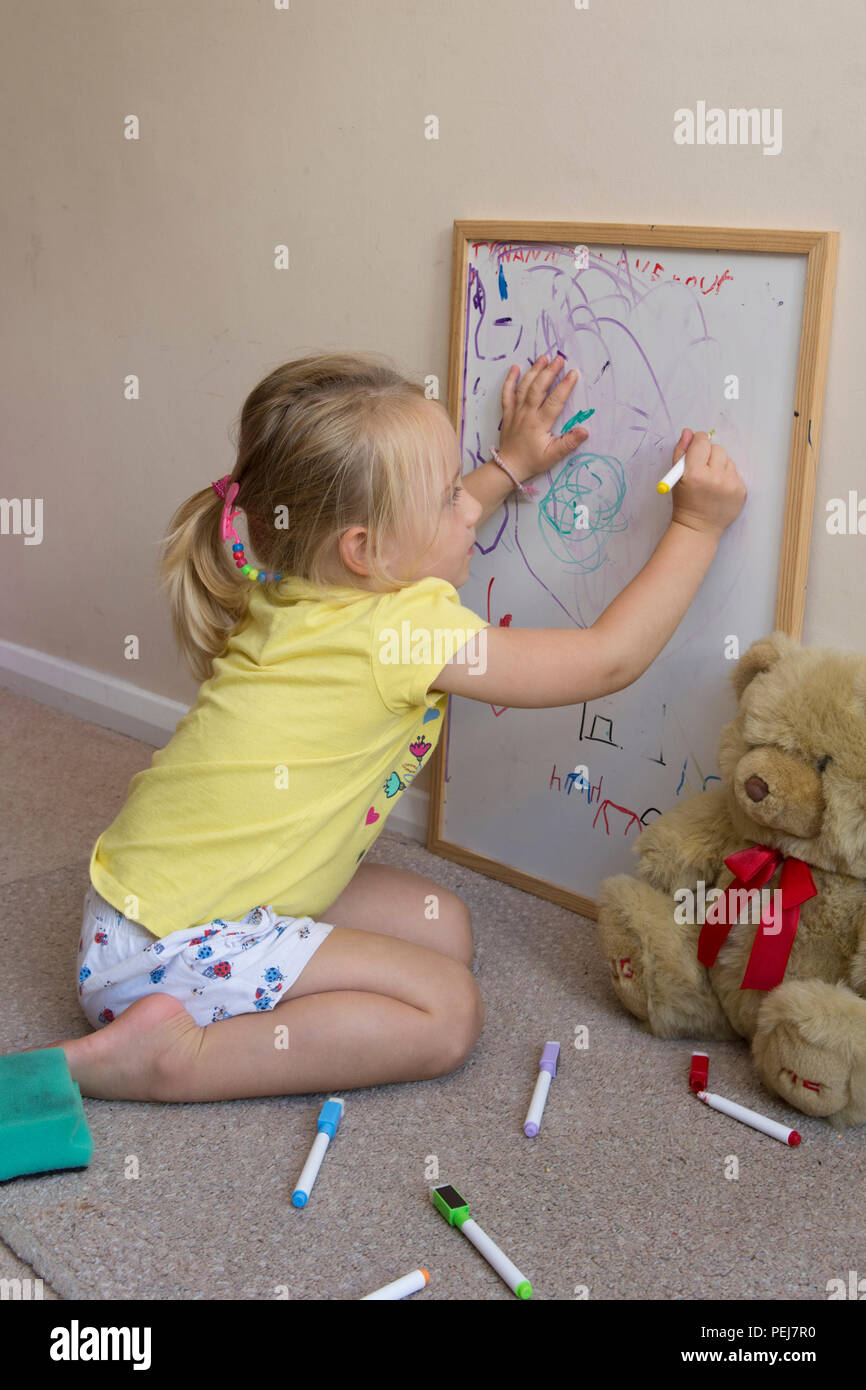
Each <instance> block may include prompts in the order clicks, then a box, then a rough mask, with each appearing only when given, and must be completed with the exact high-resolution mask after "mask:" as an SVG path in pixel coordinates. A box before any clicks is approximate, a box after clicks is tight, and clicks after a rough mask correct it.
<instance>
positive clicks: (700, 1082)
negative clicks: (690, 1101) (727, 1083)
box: [689, 1052, 710, 1091]
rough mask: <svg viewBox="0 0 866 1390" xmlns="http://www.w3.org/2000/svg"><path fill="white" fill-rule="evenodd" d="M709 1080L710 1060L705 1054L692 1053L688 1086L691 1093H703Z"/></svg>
mask: <svg viewBox="0 0 866 1390" xmlns="http://www.w3.org/2000/svg"><path fill="white" fill-rule="evenodd" d="M709 1079H710V1059H709V1056H708V1054H707V1053H706V1052H693V1053H692V1065H691V1070H690V1071H689V1085H690V1086H691V1088H692V1090H693V1091H705V1090H706V1089H707V1082H708V1081H709Z"/></svg>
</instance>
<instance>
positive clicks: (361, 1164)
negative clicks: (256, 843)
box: [0, 691, 866, 1300]
mask: <svg viewBox="0 0 866 1390" xmlns="http://www.w3.org/2000/svg"><path fill="white" fill-rule="evenodd" d="M0 718H2V720H3V725H4V733H5V738H4V740H3V754H2V777H3V786H4V792H5V801H6V807H7V815H6V817H4V832H3V833H4V840H5V843H4V846H3V850H4V852H3V857H2V871H0V949H2V955H3V962H4V968H3V973H2V987H0V988H2V1016H0V1051H2V1052H14V1051H17V1050H19V1049H20V1048H23V1047H27V1046H31V1045H38V1044H40V1043H46V1044H47V1043H48V1042H50V1041H53V1040H54V1039H56V1038H58V1037H62V1036H66V1035H70V1036H72V1035H77V1034H81V1033H84V1032H85V1031H87V1026H88V1025H87V1023H86V1020H85V1019H84V1016H83V1015H82V1014H81V1013H80V1011H79V1008H78V1004H77V998H76V994H75V989H74V984H73V972H74V966H75V955H76V947H77V942H78V935H79V926H80V916H81V902H82V898H83V894H84V891H85V888H86V885H87V864H88V857H89V851H90V848H91V845H92V843H93V841H94V840H95V839H96V837H97V836H98V834H99V833H100V831H101V830H102V829H103V828H104V827H105V826H106V825H107V824H108V823H109V821H110V820H111V819H112V818H113V816H114V815H115V813H116V810H117V809H118V808H119V807H120V805H121V804H122V802H123V799H124V796H125V793H126V787H127V785H128V782H129V779H130V777H131V776H132V775H133V774H134V773H135V772H136V771H138V769H139V768H142V767H146V766H148V764H149V762H150V758H151V754H152V749H150V748H148V747H146V746H145V745H144V744H140V743H137V742H136V741H135V740H132V739H128V738H124V737H122V736H121V735H118V734H113V733H109V732H106V731H105V730H102V729H99V728H97V727H96V726H94V725H91V724H83V723H80V722H78V721H76V720H75V719H72V718H70V717H68V716H66V715H63V714H59V713H56V712H55V711H53V710H50V709H48V708H46V707H43V706H40V705H38V704H35V703H33V702H31V701H29V700H25V699H22V698H21V697H19V696H17V695H14V694H11V693H9V692H7V691H0ZM10 808H14V809H10ZM371 858H372V859H374V860H375V861H376V862H379V863H387V864H396V865H400V866H402V867H405V868H412V869H415V870H417V871H418V872H420V873H424V874H428V875H430V876H431V877H432V878H434V879H437V880H438V881H439V882H440V883H442V884H445V885H446V886H447V887H449V888H452V889H454V890H455V891H456V892H458V893H459V894H460V895H461V896H462V897H463V898H464V899H465V900H466V902H467V903H468V904H469V906H470V908H471V910H472V917H473V923H474V930H475V939H476V958H475V965H474V969H475V973H476V975H477V978H478V981H479V984H480V986H481V989H482V993H483V996H484V1001H485V1007H486V1024H485V1029H484V1033H483V1035H482V1037H481V1039H480V1041H479V1043H478V1046H477V1047H476V1050H475V1052H474V1054H473V1056H472V1057H471V1059H470V1060H469V1061H468V1062H467V1063H466V1064H465V1065H464V1066H463V1067H461V1068H460V1069H459V1071H457V1072H455V1073H453V1074H452V1075H450V1076H448V1077H444V1078H440V1079H437V1080H435V1081H426V1082H417V1083H414V1084H408V1085H407V1084H401V1085H393V1086H378V1087H371V1088H368V1089H364V1090H358V1091H349V1092H346V1093H345V1098H346V1109H345V1114H344V1118H343V1121H342V1123H341V1126H340V1129H339V1131H338V1134H337V1138H336V1140H335V1141H334V1143H333V1144H332V1145H331V1148H330V1151H329V1152H328V1154H327V1156H326V1158H325V1163H324V1165H323V1168H322V1171H321V1173H320V1175H319V1179H318V1181H317V1183H316V1187H315V1190H314V1193H313V1196H312V1198H311V1200H310V1204H309V1206H308V1207H307V1208H306V1209H305V1210H303V1211H296V1210H295V1209H294V1208H293V1207H292V1205H291V1201H290V1197H291V1192H292V1188H293V1186H294V1181H295V1179H296V1177H297V1175H298V1173H299V1171H300V1168H301V1166H302V1164H303V1161H304V1158H305V1156H306V1153H307V1150H308V1148H309V1145H310V1143H311V1140H312V1137H313V1135H314V1133H315V1121H316V1117H317V1115H318V1112H319V1108H320V1106H321V1103H322V1100H323V1099H324V1096H322V1095H315V1096H308V1097H307V1096H292V1097H287V1098H276V1099H256V1100H248V1101H225V1102H220V1103H216V1104H207V1105H170V1106H168V1105H166V1106H162V1105H145V1104H138V1103H119V1102H108V1101H95V1100H85V1102H84V1104H85V1110H86V1113H87V1119H88V1123H89V1125H90V1129H91V1132H92V1134H93V1138H94V1144H95V1152H94V1157H93V1161H92V1163H91V1166H90V1168H89V1169H87V1170H84V1171H80V1172H68V1173H60V1174H52V1175H48V1176H32V1177H27V1178H20V1179H15V1180H13V1181H12V1182H8V1183H5V1184H3V1185H2V1186H0V1236H2V1238H3V1240H4V1241H5V1242H6V1246H5V1247H3V1246H0V1278H12V1277H16V1276H17V1277H28V1276H29V1277H39V1278H42V1279H43V1280H44V1281H45V1297H52V1296H58V1297H60V1298H61V1299H78V1298H81V1299H88V1300H91V1299H113V1298H122V1299H135V1298H142V1299H199V1300H206V1299H232V1298H238V1299H269V1298H273V1297H275V1296H278V1295H277V1294H275V1290H278V1289H280V1288H281V1287H285V1289H287V1291H288V1296H289V1297H290V1298H292V1299H357V1298H359V1297H361V1296H362V1295H363V1294H365V1293H368V1292H370V1291H371V1290H373V1289H375V1288H377V1287H378V1286H380V1285H382V1284H385V1283H387V1282H389V1281H390V1280H391V1279H394V1278H396V1277H398V1276H399V1275H401V1274H403V1273H406V1272H408V1271H409V1270H410V1269H414V1268H416V1267H417V1266H419V1265H422V1266H424V1267H425V1268H426V1269H428V1270H429V1271H430V1275H431V1282H430V1285H429V1287H428V1288H427V1289H426V1290H425V1291H424V1292H423V1293H421V1294H416V1295H414V1298H415V1299H472V1300H476V1299H511V1298H513V1295H512V1294H511V1292H510V1291H509V1290H508V1289H507V1288H506V1286H505V1284H504V1283H503V1282H502V1281H501V1279H499V1277H498V1276H497V1275H496V1274H495V1273H494V1271H493V1270H492V1269H491V1268H490V1267H489V1266H488V1265H487V1264H486V1262H485V1261H484V1260H483V1259H482V1258H481V1256H480V1255H479V1254H478V1253H477V1252H476V1251H475V1250H474V1248H473V1247H472V1246H471V1245H470V1244H469V1242H468V1241H467V1240H466V1239H465V1238H464V1237H462V1236H461V1235H459V1234H458V1233H457V1232H456V1231H454V1230H451V1229H449V1228H448V1226H447V1225H446V1224H445V1222H444V1221H443V1219H442V1218H441V1217H440V1216H439V1215H438V1214H437V1213H436V1211H435V1210H434V1209H433V1207H432V1205H431V1203H430V1200H429V1197H428V1192H427V1189H428V1186H429V1178H428V1175H429V1173H430V1171H431V1165H433V1164H434V1163H436V1164H438V1179H437V1180H438V1181H439V1182H443V1183H444V1182H451V1183H453V1184H454V1185H455V1186H456V1187H457V1188H458V1189H459V1190H460V1191H461V1192H463V1194H464V1196H465V1197H466V1198H467V1199H468V1201H469V1202H470V1208H471V1211H472V1215H473V1216H474V1217H475V1218H476V1220H477V1221H478V1222H479V1223H480V1225H481V1226H482V1227H483V1228H484V1229H485V1230H486V1231H487V1232H488V1233H489V1234H490V1235H491V1236H492V1237H493V1239H494V1240H496V1241H497V1242H498V1243H499V1244H500V1245H501V1247H502V1248H503V1249H504V1250H505V1252H506V1253H507V1254H508V1255H509V1256H510V1257H511V1259H512V1260H514V1262H515V1263H516V1264H517V1265H518V1266H519V1267H520V1269H521V1270H522V1271H523V1273H524V1274H525V1275H526V1276H527V1278H529V1279H530V1280H531V1281H532V1284H533V1286H534V1289H535V1297H536V1298H540V1299H573V1298H574V1297H575V1290H576V1289H577V1288H578V1286H586V1287H587V1288H588V1290H589V1296H590V1298H591V1299H644V1298H648V1299H688V1300H691V1299H702V1298H710V1299H791V1298H792V1299H802V1300H809V1299H826V1297H827V1291H826V1285H827V1281H828V1280H830V1279H834V1278H843V1279H845V1280H846V1281H847V1278H848V1271H849V1270H851V1269H858V1268H859V1269H860V1271H861V1272H863V1273H866V1252H864V1243H863V1235H862V1230H863V1221H862V1191H863V1180H864V1174H866V1142H864V1141H866V1132H864V1131H862V1130H849V1131H847V1132H846V1133H843V1134H842V1135H840V1134H838V1133H837V1132H836V1131H835V1130H834V1129H833V1128H832V1127H831V1126H829V1125H828V1124H827V1123H826V1122H824V1121H819V1120H808V1119H806V1118H805V1117H804V1116H799V1115H797V1114H796V1113H795V1112H793V1111H791V1110H788V1109H786V1107H785V1106H783V1105H782V1103H781V1102H780V1101H778V1100H777V1099H776V1098H774V1097H773V1096H771V1095H770V1094H769V1093H768V1092H766V1091H765V1090H764V1088H763V1087H762V1085H761V1084H760V1082H759V1081H758V1079H757V1077H756V1076H755V1074H754V1072H753V1069H752V1065H751V1062H750V1059H749V1054H748V1049H747V1047H746V1046H745V1044H739V1043H728V1044H713V1045H711V1047H710V1048H709V1051H710V1081H711V1085H712V1086H713V1087H715V1088H716V1089H717V1090H718V1091H720V1092H721V1093H722V1094H724V1095H727V1096H729V1097H731V1098H732V1099H736V1100H739V1101H740V1102H742V1103H743V1104H745V1105H749V1106H752V1107H753V1108H754V1109H757V1110H760V1111H762V1112H763V1113H764V1114H767V1115H770V1116H773V1117H774V1118H777V1119H780V1120H783V1121H786V1122H787V1123H789V1124H792V1125H795V1126H796V1127H797V1128H798V1129H799V1130H800V1132H801V1133H802V1135H803V1144H802V1147H801V1148H800V1149H799V1150H789V1149H786V1148H785V1147H783V1146H782V1145H781V1144H779V1143H777V1142H775V1141H774V1140H772V1139H768V1138H765V1137H764V1136H763V1135H760V1134H757V1133H753V1132H752V1131H751V1130H748V1129H746V1128H744V1127H743V1126H741V1125H739V1124H737V1123H736V1122H735V1121H733V1120H729V1119H727V1118H726V1117H725V1116H722V1115H718V1114H715V1113H712V1112H710V1111H708V1110H706V1109H705V1108H704V1107H703V1106H701V1105H700V1103H699V1102H698V1101H697V1100H695V1099H694V1097H692V1096H691V1094H690V1092H689V1090H688V1084H687V1076H688V1063H689V1057H690V1054H691V1051H692V1044H691V1043H690V1042H662V1041H659V1040H657V1039H654V1038H652V1037H651V1036H649V1035H648V1034H646V1033H645V1032H644V1031H643V1030H642V1029H641V1027H640V1025H639V1024H638V1023H637V1022H636V1021H635V1020H634V1019H632V1018H631V1017H630V1016H629V1015H626V1014H624V1013H623V1011H622V1010H621V1008H620V1007H619V1005H618V1003H617V1002H616V1000H615V998H614V997H613V994H612V992H611V990H610V987H609V984H608V977H607V968H606V966H605V964H604V963H603V962H602V960H601V959H600V958H599V955H598V952H597V949H596V944H595V929H594V924H593V923H591V922H589V921H587V920H586V919H584V918H581V917H576V916H574V915H573V914H572V913H570V912H568V911H566V910H565V909H563V908H559V907H556V906H554V905H553V904H551V903H548V902H545V901H542V900H541V899H538V898H535V897H532V896H530V895H528V894H525V893H521V892H519V891H518V890H516V889H514V888H511V887H508V886H506V885H505V884H501V883H499V882H497V881H495V880H492V879H487V878H485V877H483V876H482V875H480V874H476V873H473V872H471V871H469V870H467V869H464V868H461V867H460V866H458V865H455V864H451V863H450V862H448V861H446V860H443V859H439V858H437V857H436V856H435V855H431V854H429V853H428V852H427V851H426V850H425V849H424V848H423V847H422V846H421V845H419V844H416V843H414V842H409V841H404V840H402V839H400V838H399V837H396V836H389V834H388V832H387V830H386V831H385V832H384V833H383V835H382V836H381V838H380V839H379V840H378V842H377V844H376V846H375V848H374V850H373V852H372V854H371ZM579 1025H586V1027H588V1029H589V1047H588V1049H587V1050H585V1051H578V1050H576V1049H575V1048H574V1046H573V1039H574V1036H575V1029H576V1028H577V1027H578V1026H579ZM215 1026H217V1027H218V1026H219V1025H215ZM548 1038H555V1039H557V1040H559V1041H560V1042H561V1043H562V1054H561V1058H560V1068H559V1075H558V1076H557V1078H556V1080H555V1081H554V1082H553V1084H552V1087H551V1091H550V1096H549V1099H548V1103H547V1109H546V1111H545V1116H544V1123H543V1128H542V1131H541V1134H540V1135H539V1137H538V1138H537V1139H535V1140H529V1139H526V1138H525V1137H524V1135H523V1133H522V1122H523V1119H524V1116H525V1112H526V1107H527V1104H528V1100H529V1097H530V1095H531V1092H532V1087H533V1084H534V1080H535V1076H536V1069H537V1063H538V1057H539V1056H540V1051H541V1047H542V1046H543V1044H544V1042H545V1040H546V1039H548ZM729 1155H736V1156H737V1158H738V1159H739V1178H738V1180H736V1181H733V1180H729V1179H726V1177H725V1162H726V1159H727V1157H728V1156H729ZM130 1156H134V1157H135V1159H137V1164H138V1172H139V1176H138V1177H130V1176H127V1173H128V1172H129V1171H130V1167H131V1164H130ZM22 1262H23V1263H22Z"/></svg>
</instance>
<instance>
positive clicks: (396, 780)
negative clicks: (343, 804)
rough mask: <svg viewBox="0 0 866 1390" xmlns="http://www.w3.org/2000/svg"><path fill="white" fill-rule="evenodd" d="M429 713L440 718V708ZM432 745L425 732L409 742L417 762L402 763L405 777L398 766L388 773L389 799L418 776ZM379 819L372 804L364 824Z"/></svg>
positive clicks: (386, 783)
mask: <svg viewBox="0 0 866 1390" xmlns="http://www.w3.org/2000/svg"><path fill="white" fill-rule="evenodd" d="M427 714H429V715H433V717H434V718H435V719H438V718H439V711H438V710H428V711H427ZM423 722H424V723H425V724H426V723H427V722H428V720H427V715H425V716H424V720H423ZM432 747H433V744H432V743H428V741H427V739H425V738H424V735H423V734H419V735H418V737H417V738H416V739H413V741H412V742H411V743H410V744H409V752H410V753H411V754H412V756H413V758H414V759H415V762H414V763H403V764H402V771H403V773H404V776H403V777H401V776H400V773H399V772H398V771H397V769H396V768H394V769H392V770H391V772H389V773H388V776H387V778H386V779H385V781H384V782H383V784H382V786H383V790H384V792H385V795H386V797H387V798H388V800H389V801H390V800H391V799H392V797H395V796H397V795H399V793H400V792H404V791H405V790H406V788H407V787H408V785H409V783H410V782H411V781H412V780H413V779H414V778H415V777H417V776H418V773H419V772H420V771H421V764H422V763H423V761H424V759H425V758H426V756H427V754H428V753H429V752H430V749H431V748H432ZM378 819H379V814H378V812H377V811H375V810H374V808H373V807H372V806H371V807H370V808H369V810H368V811H367V815H366V818H365V821H364V824H365V825H374V824H375V823H376V821H377V820H378ZM356 862H357V861H356Z"/></svg>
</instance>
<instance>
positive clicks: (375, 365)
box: [160, 353, 443, 680]
mask: <svg viewBox="0 0 866 1390" xmlns="http://www.w3.org/2000/svg"><path fill="white" fill-rule="evenodd" d="M424 401H425V396H424V390H423V388H422V387H421V386H417V385H415V384H414V383H413V382H410V381H407V380H406V379H405V378H404V377H402V376H401V375H400V374H399V373H398V372H397V371H395V370H393V368H392V367H390V366H389V365H387V364H386V363H385V362H384V361H383V360H381V359H379V358H378V357H377V355H375V354H373V353H316V354H313V355H311V356H308V357H301V358H298V359H296V360H295V361H293V362H286V363H284V364H283V365H282V366H281V367H277V368H276V369H275V370H274V371H272V372H271V373H270V375H268V376H266V377H265V378H264V380H263V381H260V382H259V384H258V386H256V387H255V388H254V389H253V390H252V391H251V392H250V394H249V396H248V397H247V399H246V401H245V402H244V405H243V408H242V410H241V414H240V433H239V438H238V443H237V461H236V463H235V466H234V468H233V470H232V474H231V480H232V482H237V483H238V485H239V492H238V495H237V498H236V499H235V502H234V504H233V505H234V506H237V507H241V508H242V509H243V511H244V514H245V516H246V520H247V527H248V531H249V537H250V542H251V544H252V547H253V550H254V552H255V554H256V556H257V559H258V561H259V563H260V565H261V567H262V568H263V569H265V570H271V571H276V572H279V573H281V574H282V575H283V576H285V577H288V576H289V575H293V576H299V577H301V578H303V579H306V580H308V581H309V582H310V583H312V584H315V585H317V586H318V585H321V586H327V585H328V584H338V585H339V584H343V585H345V584H349V585H355V586H357V587H359V588H363V587H372V588H374V590H375V591H379V590H381V592H388V591H393V590H395V589H402V588H405V587H406V586H407V585H408V584H410V583H412V582H413V581H412V580H411V579H396V578H394V576H393V575H391V574H390V573H389V572H388V571H387V569H386V568H385V565H384V563H383V560H382V552H383V547H384V545H385V544H386V543H387V541H389V540H394V539H399V540H400V541H401V542H403V543H404V544H406V543H407V542H408V545H407V549H408V548H409V547H411V553H412V554H415V555H417V557H418V560H419V561H420V559H421V557H422V556H423V554H424V553H425V552H426V550H428V549H429V548H430V546H431V545H432V544H433V542H434V541H435V539H436V534H437V532H438V527H439V521H440V517H441V508H440V505H439V504H440V502H441V491H442V486H443V479H442V478H441V477H439V476H435V469H434V465H433V456H434V451H433V449H432V448H431V446H430V432H429V416H428V418H427V420H426V422H425V420H424V419H423V418H422V415H423V412H422V407H421V403H422V402H424ZM425 426H426V427H425ZM437 499H438V501H437ZM222 508H223V503H222V501H221V499H220V498H219V496H218V495H217V493H216V491H215V489H214V488H213V487H212V486H211V484H210V483H208V485H207V486H206V487H203V488H202V489H201V490H200V491H199V492H196V493H193V495H192V496H191V497H189V498H187V500H186V501H185V502H183V503H182V504H181V506H180V507H178V509H177V511H176V512H175V514H174V516H173V517H172V520H171V523H170V526H169V530H168V533H167V534H166V537H165V539H164V541H163V553H162V557H161V560H160V579H161V582H162V586H163V588H164V589H165V590H166V591H167V594H168V601H169V607H170V610H171V620H172V627H173V629H174V634H175V638H176V640H177V643H178V646H179V648H180V651H181V655H182V656H183V658H184V660H185V662H186V664H187V666H188V667H189V670H190V671H191V673H192V674H193V676H194V677H195V678H196V680H205V679H206V678H207V677H208V676H209V675H210V674H211V668H212V663H213V659H214V657H217V656H222V655H224V653H225V650H226V647H227V642H228V637H229V635H230V633H231V632H232V631H233V630H234V628H235V627H236V626H237V625H238V624H239V623H242V622H243V621H244V619H245V618H246V615H247V610H248V606H249V597H250V591H251V589H252V587H253V585H252V582H251V581H250V580H249V579H248V578H247V577H246V575H244V574H241V573H239V571H238V569H237V566H236V565H235V564H234V561H233V555H232V549H231V542H230V541H227V540H226V541H224V540H222V539H221V538H220V519H221V516H222ZM278 509H285V510H281V512H280V516H281V517H284V516H285V515H287V516H288V526H287V527H282V528H281V526H280V524H279V521H278ZM431 516H435V529H434V530H433V534H432V536H431V535H430V534H429V532H430V527H431ZM235 524H236V523H235ZM352 526H363V527H365V528H366V530H367V533H368V534H367V563H368V568H369V571H370V575H371V578H372V579H373V580H374V585H372V586H365V585H363V584H359V583H358V576H357V575H356V574H353V573H352V572H350V571H348V570H347V569H346V568H345V566H344V565H343V564H342V563H341V562H340V561H339V558H338V557H337V556H336V551H337V546H338V542H339V538H340V536H341V535H342V533H343V532H344V531H346V530H347V529H348V528H349V527H352ZM425 536H426V537H427V539H426V544H425ZM247 559H248V560H250V556H249V550H247ZM250 563H252V561H251V560H250ZM255 567H256V568H258V565H256V566H255ZM256 582H257V583H258V582H259V581H256ZM261 587H265V586H264V585H262V586H261ZM267 588H268V589H269V591H270V592H271V593H272V594H274V592H275V586H274V585H273V584H268V585H267Z"/></svg>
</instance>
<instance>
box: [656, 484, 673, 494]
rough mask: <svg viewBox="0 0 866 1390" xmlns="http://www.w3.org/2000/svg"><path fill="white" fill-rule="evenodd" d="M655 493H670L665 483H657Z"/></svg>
mask: <svg viewBox="0 0 866 1390" xmlns="http://www.w3.org/2000/svg"><path fill="white" fill-rule="evenodd" d="M656 491H657V492H670V488H669V487H668V485H667V483H659V485H658V487H657V488H656Z"/></svg>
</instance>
